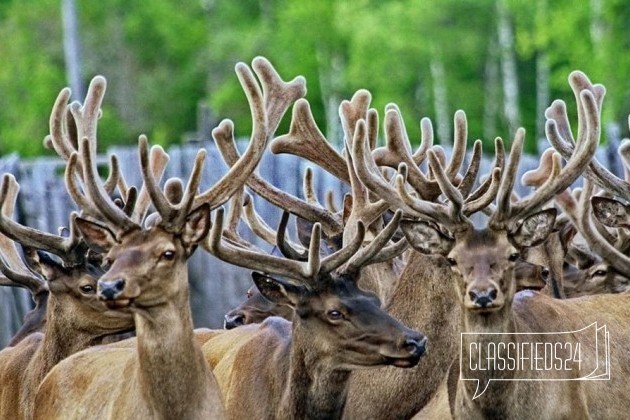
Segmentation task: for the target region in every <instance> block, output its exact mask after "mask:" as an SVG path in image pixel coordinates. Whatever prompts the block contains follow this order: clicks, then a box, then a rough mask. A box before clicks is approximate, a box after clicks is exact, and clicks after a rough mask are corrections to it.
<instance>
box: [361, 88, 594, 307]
mask: <svg viewBox="0 0 630 420" xmlns="http://www.w3.org/2000/svg"><path fill="white" fill-rule="evenodd" d="M584 77H585V76H584ZM579 99H580V106H581V108H582V109H584V110H585V112H584V113H583V115H581V116H582V117H583V119H584V120H580V122H581V124H583V125H582V127H583V129H582V131H581V134H580V135H581V138H580V141H579V143H578V145H577V147H576V149H575V152H574V153H573V155H572V156H571V159H569V160H568V161H567V163H566V165H565V166H564V167H562V165H561V163H560V158H559V156H558V155H555V156H554V159H553V169H552V171H551V176H550V177H549V179H547V181H546V182H545V183H544V184H543V185H542V186H541V187H540V188H539V189H538V190H536V192H535V193H534V194H532V195H530V196H528V197H526V198H524V199H518V200H517V201H515V202H512V199H513V197H512V189H513V185H514V182H515V176H516V175H515V174H516V170H517V168H518V163H519V160H520V155H521V153H522V144H523V140H524V130H522V129H519V130H518V131H517V133H516V137H515V139H514V142H513V144H512V149H511V152H510V157H509V162H508V164H507V166H506V168H505V170H503V176H502V177H501V178H499V175H500V173H501V171H502V170H501V167H499V166H498V165H497V167H496V168H495V169H494V170H493V172H492V175H491V176H490V177H488V178H489V179H490V178H491V179H493V182H491V185H490V186H489V187H488V189H487V191H486V192H485V193H484V194H483V195H484V196H485V198H484V199H483V200H482V201H484V204H483V206H479V205H478V200H479V199H474V200H471V196H473V195H475V194H474V193H473V194H471V195H468V194H464V193H463V191H462V188H461V183H459V184H457V181H456V180H455V179H454V178H453V177H452V176H449V172H448V170H446V169H445V168H444V167H443V164H442V162H441V160H440V156H439V154H437V153H435V151H434V150H431V149H430V150H428V151H427V157H428V158H429V169H430V173H431V174H432V175H433V177H434V181H433V182H435V183H436V184H437V185H438V186H439V190H440V192H441V193H442V194H443V195H444V196H445V197H446V199H447V200H448V201H447V202H440V201H439V200H438V201H434V200H430V199H429V198H432V197H427V199H425V198H423V195H422V191H419V190H418V188H416V187H415V186H413V185H412V187H414V188H413V190H412V191H413V192H410V187H408V186H407V182H406V181H407V180H408V176H407V173H408V168H407V165H406V164H403V165H400V168H399V172H400V174H399V175H397V177H396V192H397V194H394V193H393V191H392V190H393V188H392V187H391V185H389V184H387V183H385V182H383V181H382V180H380V179H379V178H378V174H377V172H378V171H377V169H376V168H377V167H376V163H375V161H374V158H373V156H370V154H369V153H366V150H367V149H368V148H367V146H366V145H367V144H368V139H367V137H368V136H367V134H366V128H365V123H364V122H363V121H362V120H359V122H357V124H356V129H355V132H354V136H355V141H354V147H353V155H354V160H355V162H361V164H360V165H358V166H357V167H358V168H361V170H360V171H359V173H360V174H359V176H360V177H361V179H362V180H363V181H364V183H365V184H366V185H368V186H369V188H370V189H371V190H372V191H375V192H376V193H377V194H378V195H379V196H380V197H386V198H387V199H388V201H390V202H391V203H397V204H398V205H399V207H400V208H403V209H405V213H406V214H407V215H408V216H409V218H413V219H414V220H405V221H403V222H402V224H401V227H402V229H403V231H404V232H405V235H406V236H407V240H408V241H409V243H410V244H411V245H412V247H414V248H415V249H416V250H418V251H420V252H423V253H433V254H441V255H443V256H445V257H446V258H447V261H448V263H449V264H450V266H451V268H452V270H453V272H454V273H455V274H456V277H457V278H458V279H460V280H459V281H458V290H459V294H460V299H461V303H462V305H463V307H464V308H465V309H467V310H468V311H478V312H481V313H490V312H493V311H501V310H503V309H504V308H505V309H506V310H509V308H510V303H511V300H512V298H513V296H514V293H515V292H516V290H517V285H516V282H515V279H514V269H515V265H516V263H517V262H518V260H519V258H520V256H521V253H522V252H523V250H525V249H527V248H530V247H533V246H536V245H538V244H540V243H542V242H543V241H544V240H545V239H546V238H547V236H548V235H549V234H550V233H551V231H552V229H553V226H554V221H555V217H556V210H555V209H545V210H541V208H542V207H543V206H544V205H545V204H546V203H547V202H548V201H549V200H551V199H552V198H553V197H554V196H555V195H556V194H558V193H560V192H562V191H564V190H565V189H566V188H567V187H568V186H569V185H571V183H573V182H574V181H575V179H576V178H577V177H578V176H580V175H581V172H582V170H583V169H584V168H585V167H586V166H587V165H588V164H589V162H590V160H591V158H592V157H593V154H594V153H595V150H596V147H597V144H598V141H599V129H600V126H599V121H600V119H599V108H598V107H597V103H596V98H595V95H594V94H593V93H592V92H591V91H590V90H588V89H585V90H583V91H582V92H581V93H580V95H579ZM555 129H556V121H555V120H548V121H547V130H548V131H553V130H555ZM367 132H369V130H367ZM497 144H499V143H498V142H497ZM414 171H417V168H415V169H414ZM409 173H410V171H409ZM497 179H500V185H498V183H497V182H494V181H496V180H497ZM493 185H494V187H493ZM497 185H498V187H497ZM468 191H469V190H468ZM495 196H496V197H498V198H497V205H496V207H495V206H492V205H489V203H490V201H491V200H493V199H494V197H495ZM390 198H391V199H390ZM488 198H489V199H490V200H488ZM486 206H488V208H486V209H485V212H487V213H489V214H490V218H489V221H488V224H487V226H486V227H485V228H481V229H478V228H475V227H474V226H473V224H472V222H471V221H470V220H469V219H468V216H469V215H471V214H473V213H474V212H475V211H478V210H481V209H483V208H484V207H486Z"/></svg>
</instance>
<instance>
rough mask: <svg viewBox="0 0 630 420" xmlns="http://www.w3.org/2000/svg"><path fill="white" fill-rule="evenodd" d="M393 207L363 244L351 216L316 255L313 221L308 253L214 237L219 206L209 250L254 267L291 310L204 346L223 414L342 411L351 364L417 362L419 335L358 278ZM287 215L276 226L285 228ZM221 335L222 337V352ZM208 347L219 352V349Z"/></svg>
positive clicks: (389, 232)
mask: <svg viewBox="0 0 630 420" xmlns="http://www.w3.org/2000/svg"><path fill="white" fill-rule="evenodd" d="M400 216H401V214H400V213H398V214H396V215H395V217H394V218H393V219H392V221H391V222H390V223H389V224H388V225H387V226H386V227H385V228H384V229H383V230H382V231H381V232H380V233H379V234H378V235H377V236H376V237H375V238H374V240H373V241H372V242H371V243H370V244H369V245H366V246H365V247H363V248H362V247H361V245H362V244H363V239H364V236H365V227H364V225H363V223H362V222H359V223H358V224H357V230H356V236H355V237H354V238H352V239H351V240H349V241H348V243H347V244H345V245H344V246H343V247H342V248H341V249H340V250H338V251H337V252H335V253H333V254H331V255H329V256H327V257H325V258H321V257H320V240H321V227H320V225H319V223H316V224H315V225H314V226H313V231H312V235H311V243H310V247H309V249H308V252H307V255H302V256H300V257H299V259H298V260H295V259H289V258H282V257H276V256H273V255H267V254H265V253H260V252H256V251H254V250H252V249H251V246H244V244H243V242H242V241H239V242H238V243H239V244H240V245H236V244H237V243H236V242H234V241H232V242H227V241H225V240H222V238H221V230H222V226H223V220H222V213H221V212H219V213H218V215H217V219H216V220H215V223H214V225H213V227H212V232H211V234H210V236H209V240H208V241H207V245H206V246H207V249H208V250H209V251H210V252H211V253H212V254H213V255H215V256H217V257H218V258H220V259H222V260H224V261H228V262H230V263H232V264H236V265H241V266H245V267H248V268H251V269H253V270H257V271H256V272H254V274H253V278H254V282H255V284H256V287H257V288H258V290H259V291H260V293H261V294H262V295H263V296H265V297H266V298H267V299H268V300H270V301H272V302H274V303H276V304H278V305H283V306H288V307H290V308H291V309H292V310H293V311H294V316H293V321H292V323H289V322H287V321H285V320H284V319H281V318H277V317H271V318H268V319H266V320H265V321H264V322H263V323H262V324H252V325H250V326H246V327H242V328H238V329H235V330H230V331H226V332H225V333H224V334H221V335H219V336H218V337H216V338H215V339H211V340H209V341H208V342H207V343H206V344H205V345H204V352H205V353H206V357H207V358H208V360H209V361H210V363H211V364H213V365H214V372H215V375H217V379H218V381H219V384H220V385H221V388H222V390H223V395H224V398H225V403H226V410H227V414H228V418H233V419H241V418H278V419H287V418H290V419H317V418H322V419H323V418H327V419H329V418H340V417H341V414H342V412H343V407H344V405H345V395H346V392H347V384H348V378H349V376H350V372H351V370H354V369H360V368H365V367H374V366H381V365H388V364H389V365H394V366H397V367H413V366H415V365H416V364H417V363H418V361H419V359H420V356H422V354H423V353H424V351H425V345H426V338H425V337H424V336H423V335H422V334H419V333H417V332H415V331H413V330H410V329H409V328H407V327H405V326H404V325H402V324H401V323H400V322H399V321H397V320H395V319H394V318H392V317H391V316H389V315H388V314H387V313H386V312H385V311H383V309H381V307H380V302H379V300H378V298H377V297H376V296H375V295H374V294H372V293H369V292H365V291H362V290H361V289H359V288H358V287H357V281H358V277H359V271H360V269H361V267H363V266H366V265H368V264H369V263H370V262H373V260H374V259H378V253H379V251H380V250H381V249H382V248H383V247H384V246H385V244H386V243H387V242H388V241H389V240H390V238H391V237H392V236H393V234H394V233H395V231H396V229H397V228H398V222H399V221H400ZM286 220H287V218H286V217H284V218H283V223H282V224H281V226H280V228H279V229H278V230H279V232H280V231H284V229H286ZM286 246H287V245H286V244H285V245H284V246H283V247H285V248H286ZM297 253H299V252H298V251H297V250H294V251H293V254H297ZM258 271H260V272H262V273H269V274H276V275H282V276H285V277H287V278H288V279H290V281H288V280H280V279H277V278H274V277H271V276H270V275H267V274H262V273H259V272H258ZM221 343H227V344H228V347H229V350H228V351H227V352H223V350H222V349H224V348H225V347H226V346H225V344H221ZM230 343H235V344H237V345H235V346H233V347H230V346H229V344H230ZM261 347H264V348H265V351H264V352H261V351H260V348H261ZM215 349H218V350H219V351H221V352H223V354H222V355H221V356H220V357H217V355H216V354H215V353H214V350H215Z"/></svg>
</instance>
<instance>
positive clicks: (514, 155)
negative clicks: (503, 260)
mask: <svg viewBox="0 0 630 420" xmlns="http://www.w3.org/2000/svg"><path fill="white" fill-rule="evenodd" d="M524 139H525V130H524V129H523V128H519V129H518V130H516V134H515V136H514V141H513V142H512V148H511V149H510V157H509V160H508V164H507V167H506V168H505V172H504V173H503V177H502V180H501V185H500V186H499V191H498V193H497V208H496V210H495V212H494V213H492V216H491V217H490V221H489V225H490V226H492V225H495V226H497V227H498V226H499V225H503V223H504V222H505V219H507V217H508V215H509V211H510V198H511V196H512V190H513V189H514V183H515V181H516V171H517V170H518V165H519V163H520V160H521V154H522V153H523V141H524Z"/></svg>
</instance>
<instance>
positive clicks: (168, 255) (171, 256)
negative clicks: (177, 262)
mask: <svg viewBox="0 0 630 420" xmlns="http://www.w3.org/2000/svg"><path fill="white" fill-rule="evenodd" d="M162 258H163V259H165V260H166V261H173V260H174V259H175V251H164V253H162Z"/></svg>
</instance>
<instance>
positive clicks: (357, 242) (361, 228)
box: [318, 220, 366, 273]
mask: <svg viewBox="0 0 630 420" xmlns="http://www.w3.org/2000/svg"><path fill="white" fill-rule="evenodd" d="M365 230H366V229H365V225H364V224H363V222H361V221H360V220H359V221H358V222H357V229H356V234H355V236H354V238H352V240H351V241H350V242H349V243H348V244H347V245H345V246H344V247H343V248H341V249H340V250H339V251H337V252H335V253H333V254H331V255H329V256H327V257H326V258H324V259H323V260H322V262H321V269H320V271H321V272H323V273H330V272H332V271H333V270H335V269H336V268H337V267H339V266H341V265H342V264H343V263H345V262H346V261H348V260H349V259H350V258H351V257H352V256H353V255H355V254H356V253H357V251H358V250H359V248H361V245H362V244H363V239H364V238H365ZM318 255H319V254H318Z"/></svg>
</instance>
